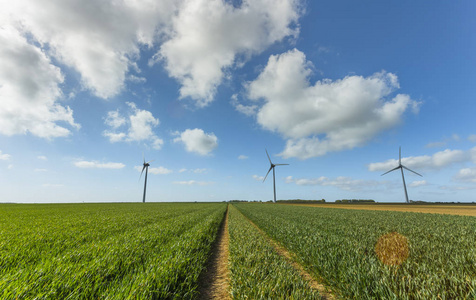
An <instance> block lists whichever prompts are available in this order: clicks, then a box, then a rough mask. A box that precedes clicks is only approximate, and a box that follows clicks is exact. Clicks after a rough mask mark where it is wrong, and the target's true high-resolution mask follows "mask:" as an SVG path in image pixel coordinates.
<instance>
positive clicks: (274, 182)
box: [263, 149, 289, 203]
mask: <svg viewBox="0 0 476 300" xmlns="http://www.w3.org/2000/svg"><path fill="white" fill-rule="evenodd" d="M265 151H266V155H267V156H268V160H269V163H270V165H271V166H270V167H269V170H268V173H266V176H265V177H264V179H263V182H264V181H265V180H266V177H268V174H269V172H271V169H273V189H274V203H276V178H275V173H274V167H276V166H288V165H289V164H273V163H272V162H271V158H269V154H268V150H266V149H265Z"/></svg>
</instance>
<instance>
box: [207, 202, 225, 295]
mask: <svg viewBox="0 0 476 300" xmlns="http://www.w3.org/2000/svg"><path fill="white" fill-rule="evenodd" d="M228 244H229V235H228V208H227V210H226V214H225V219H224V221H223V223H222V225H221V227H220V229H219V231H218V236H217V239H216V242H215V245H214V246H213V248H212V255H211V257H210V259H209V261H208V264H207V270H206V272H205V273H204V274H202V275H201V276H200V290H199V292H200V297H199V299H203V300H205V299H206V300H208V299H214V300H229V299H231V297H230V294H229V285H230V277H229V274H228V272H229V271H228V255H229V252H228Z"/></svg>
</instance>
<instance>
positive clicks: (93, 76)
mask: <svg viewBox="0 0 476 300" xmlns="http://www.w3.org/2000/svg"><path fill="white" fill-rule="evenodd" d="M176 3H177V1H174V0H162V1H130V0H125V1H112V0H105V1H94V0H83V1H75V0H67V1H63V0H51V1H29V0H17V1H15V2H8V4H7V5H2V6H1V9H2V10H4V11H5V13H6V14H7V15H9V16H10V18H9V19H10V20H9V21H10V23H11V24H18V25H17V29H18V30H21V32H22V33H24V34H28V35H31V36H32V38H33V39H34V40H36V41H38V43H39V45H40V46H41V47H42V49H49V50H48V52H49V53H50V54H51V55H54V56H55V58H57V59H58V60H59V61H61V62H62V63H63V64H66V65H68V66H70V67H72V68H74V69H75V70H76V71H78V72H79V73H80V74H81V81H82V84H83V86H84V87H86V88H88V89H90V90H91V91H92V92H93V93H94V94H96V95H97V96H98V97H102V98H108V97H112V96H114V95H116V94H118V93H119V92H120V91H121V89H122V88H123V86H124V81H125V79H126V74H127V73H128V71H129V68H131V67H133V66H134V62H135V61H136V60H137V59H138V58H139V53H140V47H141V46H142V45H146V46H152V45H153V43H154V41H155V40H156V39H157V37H158V36H159V35H160V34H161V33H162V32H163V30H165V29H166V28H167V26H166V25H168V24H169V23H170V21H171V16H172V15H173V13H174V12H175V10H176V7H175V6H176ZM2 44H3V43H2ZM39 74H41V73H39Z"/></svg>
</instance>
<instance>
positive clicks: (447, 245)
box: [236, 204, 476, 299]
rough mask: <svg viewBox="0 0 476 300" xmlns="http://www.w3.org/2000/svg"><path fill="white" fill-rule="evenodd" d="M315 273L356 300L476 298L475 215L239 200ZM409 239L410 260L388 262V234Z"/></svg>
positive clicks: (244, 210)
mask: <svg viewBox="0 0 476 300" xmlns="http://www.w3.org/2000/svg"><path fill="white" fill-rule="evenodd" d="M236 207H237V208H238V209H239V210H240V211H241V212H242V213H243V214H244V215H246V216H247V217H249V218H250V219H251V220H252V221H253V222H255V223H256V224H257V225H258V226H259V227H260V228H261V229H263V230H264V231H265V232H266V233H267V234H268V235H270V236H271V237H272V238H273V239H275V240H277V241H279V242H280V243H281V244H282V245H284V246H285V247H286V248H287V249H288V250H290V251H291V252H293V253H295V255H296V256H297V258H298V260H299V261H300V263H301V264H302V265H304V266H306V267H307V268H308V270H310V271H311V272H312V273H314V274H315V275H316V276H321V277H323V278H324V279H326V280H327V283H328V284H329V285H331V286H332V287H334V288H335V289H336V290H338V291H340V293H341V294H342V296H344V297H346V298H353V299H356V298H358V299H365V298H379V299H382V298H384V299H389V298H398V299H429V298H438V297H440V298H443V299H445V298H446V299H474V298H476V218H473V217H465V216H450V215H432V214H421V213H404V212H390V211H365V210H344V209H329V208H319V207H304V206H291V205H266V204H237V205H236ZM392 232H397V233H399V234H400V235H402V236H404V237H406V240H407V241H408V247H409V254H408V258H407V259H406V260H405V261H403V262H402V263H401V264H400V265H386V264H384V263H383V262H382V261H380V260H379V258H378V256H377V253H376V251H375V249H376V244H377V242H378V240H379V238H381V237H382V236H385V235H386V234H388V233H392Z"/></svg>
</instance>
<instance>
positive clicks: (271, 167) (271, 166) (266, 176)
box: [263, 166, 273, 182]
mask: <svg viewBox="0 0 476 300" xmlns="http://www.w3.org/2000/svg"><path fill="white" fill-rule="evenodd" d="M271 169H273V166H271V167H270V168H269V170H268V173H266V176H264V179H263V182H264V181H265V180H266V177H268V174H269V172H271Z"/></svg>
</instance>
